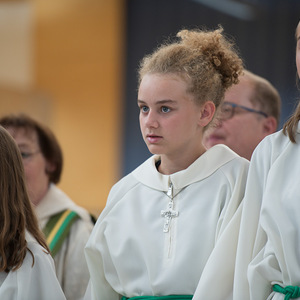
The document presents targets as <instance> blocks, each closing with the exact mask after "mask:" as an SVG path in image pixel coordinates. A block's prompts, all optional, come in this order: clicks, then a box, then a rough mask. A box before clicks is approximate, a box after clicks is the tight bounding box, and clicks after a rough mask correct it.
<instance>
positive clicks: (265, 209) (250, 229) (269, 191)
mask: <svg viewBox="0 0 300 300" xmlns="http://www.w3.org/2000/svg"><path fill="white" fill-rule="evenodd" d="M296 142H297V143H296V144H293V143H292V142H291V141H290V140H289V138H288V137H287V136H285V135H284V134H283V133H282V131H279V132H277V133H275V134H273V135H271V136H268V137H266V138H265V139H264V140H263V141H262V142H261V144H260V145H259V146H258V148H257V150H256V151H255V152H254V155H253V158H252V159H251V164H250V166H251V167H250V171H249V180H248V183H247V189H246V195H245V202H244V207H243V214H242V220H241V230H240V237H239V245H238V252H237V267H236V276H235V287H234V299H235V300H237V299H245V300H247V299H251V300H265V299H272V300H283V299H284V295H283V294H280V293H274V292H272V285H273V284H276V283H278V284H279V285H281V286H283V287H284V286H287V285H293V286H295V285H296V286H300V201H299V199H300V180H299V175H300V171H299V166H300V124H298V130H297V134H296ZM248 264H249V266H248ZM297 299H300V298H297Z"/></svg>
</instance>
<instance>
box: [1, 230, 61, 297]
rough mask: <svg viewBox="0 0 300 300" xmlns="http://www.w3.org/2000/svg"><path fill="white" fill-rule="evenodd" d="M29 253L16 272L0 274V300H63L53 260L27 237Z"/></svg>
mask: <svg viewBox="0 0 300 300" xmlns="http://www.w3.org/2000/svg"><path fill="white" fill-rule="evenodd" d="M26 240H27V246H28V248H29V249H30V251H31V252H32V254H33V255H34V265H33V266H32V263H33V260H32V255H31V253H30V252H29V251H27V254H26V256H25V259H24V261H23V264H22V266H21V267H20V268H19V269H17V270H16V271H10V272H9V273H5V272H2V273H0V299H3V300H5V299H7V300H29V299H30V300H53V299H55V300H65V299H66V298H65V296H64V293H63V291H62V289H61V287H60V284H59V282H58V280H57V277H56V274H55V269H54V263H53V259H52V257H51V255H50V254H47V253H46V250H45V249H44V248H43V247H42V246H41V245H39V244H38V243H37V242H36V241H35V240H34V239H33V238H32V237H30V236H27V238H26Z"/></svg>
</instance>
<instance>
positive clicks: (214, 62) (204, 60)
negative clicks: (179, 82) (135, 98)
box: [139, 28, 243, 107]
mask: <svg viewBox="0 0 300 300" xmlns="http://www.w3.org/2000/svg"><path fill="white" fill-rule="evenodd" d="M222 32H223V29H222V28H220V29H218V30H215V31H204V30H182V31H180V32H178V34H177V36H178V37H179V38H180V40H179V41H178V42H174V43H167V44H163V45H162V46H160V47H159V48H158V49H157V50H156V51H155V52H154V53H153V54H151V55H148V56H146V57H145V58H144V59H143V60H142V62H141V65H140V69H139V82H141V80H142V78H143V76H144V75H145V74H161V75H163V74H176V75H178V76H180V77H181V78H182V79H184V80H185V81H186V82H187V84H188V91H187V92H188V93H191V94H192V95H193V97H194V99H195V101H196V103H197V104H200V105H201V104H203V103H205V102H206V101H212V102H213V103H214V104H215V106H216V107H218V106H219V104H220V102H221V100H222V99H223V97H224V93H225V90H226V89H227V88H228V87H230V86H231V85H232V84H235V83H237V82H238V76H239V74H241V72H242V69H243V66H242V60H241V59H240V58H239V56H238V54H237V52H236V51H235V50H234V47H233V44H232V43H231V42H230V41H229V40H227V39H226V38H225V37H224V35H223V33H222Z"/></svg>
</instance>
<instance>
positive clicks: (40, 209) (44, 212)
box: [35, 184, 89, 220]
mask: <svg viewBox="0 0 300 300" xmlns="http://www.w3.org/2000/svg"><path fill="white" fill-rule="evenodd" d="M65 209H71V210H73V211H75V212H76V213H78V214H79V215H80V217H81V218H82V219H86V220H89V215H88V213H87V211H86V210H85V209H83V208H81V207H80V206H78V205H77V204H76V203H74V202H73V201H72V200H71V199H70V198H69V197H68V196H67V195H66V194H65V193H64V192H63V191H62V190H60V189H59V188H58V187H56V186H55V185H54V184H50V186H49V189H48V191H47V193H46V195H45V196H44V198H43V199H42V200H41V202H40V203H39V204H38V205H37V206H36V207H35V212H36V214H37V217H38V219H39V220H40V219H43V218H49V217H50V216H52V215H55V214H57V213H59V212H61V211H63V210H65Z"/></svg>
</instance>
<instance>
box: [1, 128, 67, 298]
mask: <svg viewBox="0 0 300 300" xmlns="http://www.w3.org/2000/svg"><path fill="white" fill-rule="evenodd" d="M0 186H1V189H0V194H1V195H0V199H1V201H0V228H1V235H0V299H3V300H6V299H7V300H29V299H30V300H53V299H55V300H65V299H66V298H65V295H64V293H63V291H62V289H61V287H60V284H59V282H58V279H57V277H56V274H55V267H54V262H53V259H52V257H51V255H50V253H49V248H48V246H47V244H46V241H45V239H44V236H43V234H42V232H41V231H40V230H39V227H38V221H37V218H36V216H35V214H34V210H33V207H32V205H31V202H30V200H29V196H28V193H27V189H26V183H25V175H24V169H23V163H22V158H21V155H20V152H19V150H18V147H17V145H16V143H15V141H14V140H13V138H12V137H11V136H10V134H9V133H8V132H7V131H6V130H5V129H4V128H3V127H2V126H0Z"/></svg>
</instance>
